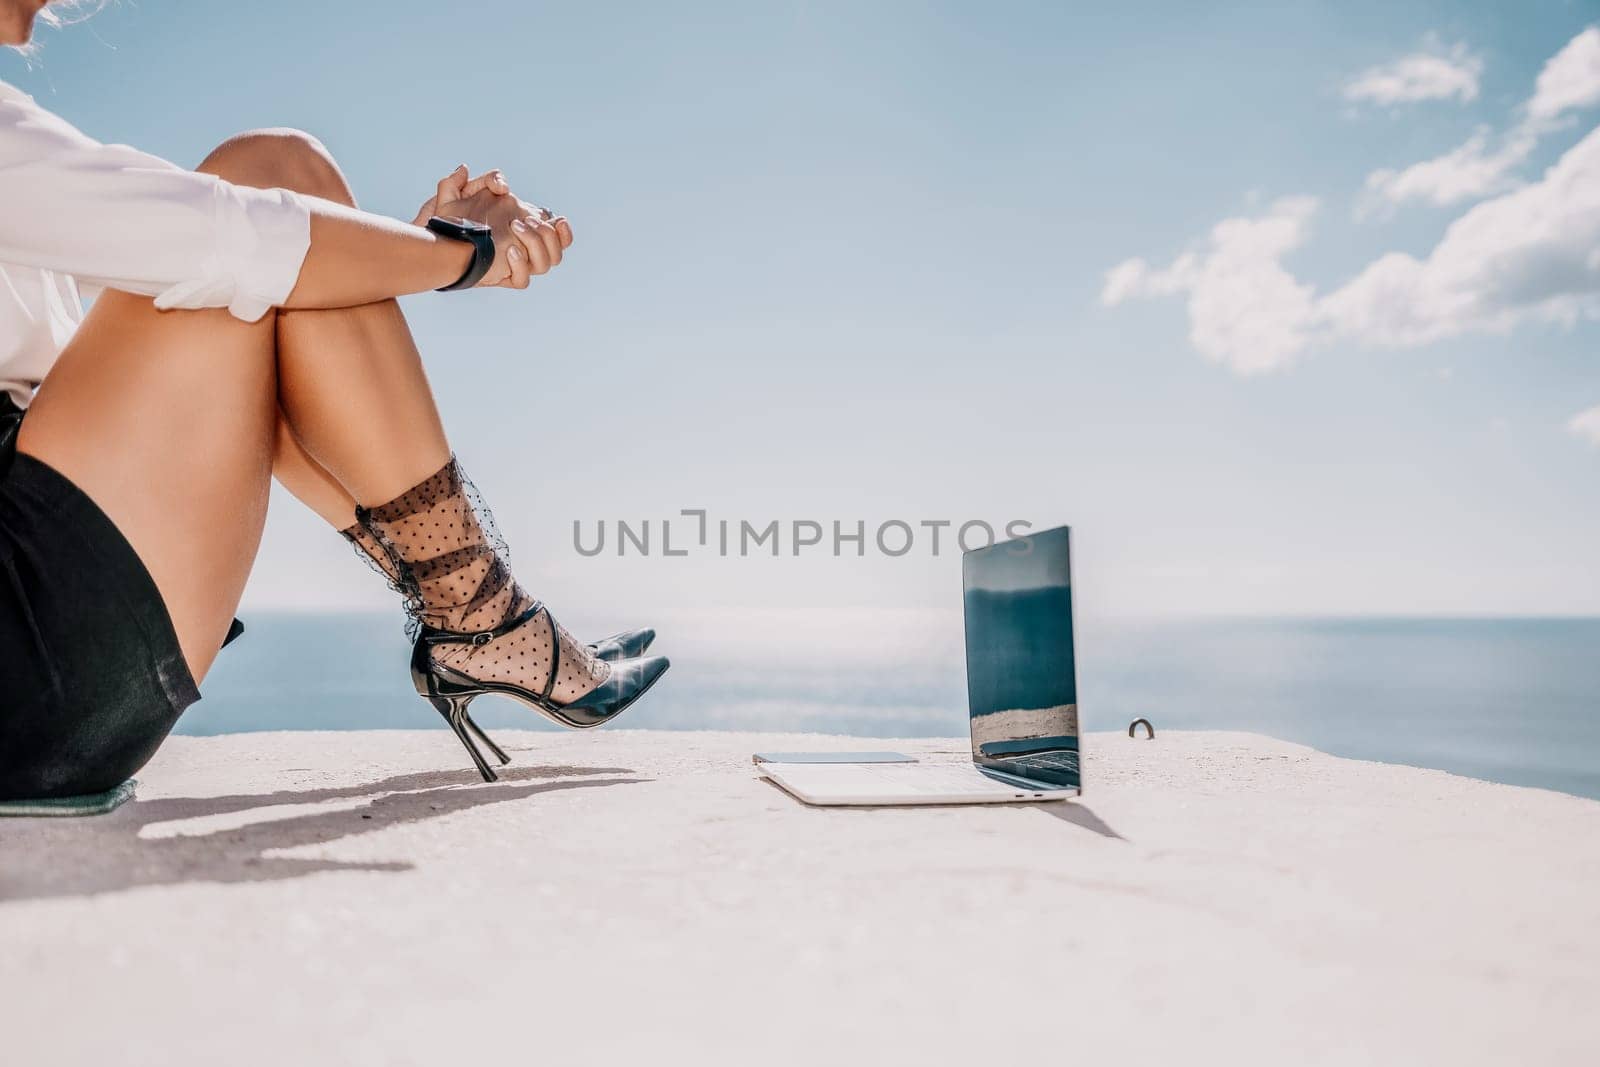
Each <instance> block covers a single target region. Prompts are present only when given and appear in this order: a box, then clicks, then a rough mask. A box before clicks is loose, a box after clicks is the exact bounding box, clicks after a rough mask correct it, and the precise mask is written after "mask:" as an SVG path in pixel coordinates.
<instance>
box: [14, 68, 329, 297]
mask: <svg viewBox="0 0 1600 1067" xmlns="http://www.w3.org/2000/svg"><path fill="white" fill-rule="evenodd" d="M310 247H311V213H310V211H309V210H308V209H307V207H306V204H305V202H304V201H303V200H302V199H301V198H300V197H298V196H296V195H295V194H294V193H292V192H290V191H288V190H285V189H253V188H249V187H247V186H242V185H234V184H232V183H231V182H226V181H223V180H222V179H220V178H218V177H216V176H214V175H210V174H197V173H195V172H194V171H189V170H184V169H183V168H182V167H179V166H177V165H175V164H172V163H168V162H167V161H166V160H164V159H160V158H158V157H156V156H152V155H149V154H147V153H144V152H140V151H137V150H135V149H133V148H129V147H128V146H127V145H107V144H101V143H99V142H98V141H95V140H93V139H92V138H90V137H88V136H86V135H84V134H83V133H81V132H80V131H78V130H77V129H75V128H74V127H73V126H71V125H69V124H68V123H66V122H64V121H62V120H61V119H60V118H58V117H57V116H55V115H52V114H51V113H50V112H48V111H45V110H44V109H43V108H41V107H39V106H38V105H37V104H35V103H34V102H33V101H32V100H31V99H30V98H29V97H27V96H24V95H23V94H21V93H20V92H17V91H16V90H15V89H12V88H11V87H10V86H0V262H6V263H16V264H21V265H25V266H34V267H43V268H45V269H47V270H54V271H58V272H60V273H63V274H70V275H72V276H73V277H75V278H77V279H78V280H79V281H80V282H82V283H84V284H86V285H89V286H103V287H105V288H109V289H121V290H124V291H127V292H132V293H141V294H143V295H145V296H153V297H155V303H156V306H157V307H158V308H210V307H225V308H227V309H228V310H229V311H230V312H231V313H232V314H234V315H235V316H237V317H238V318H241V319H244V320H246V321H248V322H254V321H255V320H256V319H259V318H260V317H261V316H262V315H263V314H265V313H266V312H267V310H268V309H269V308H272V307H275V306H278V305H280V304H282V303H283V302H284V300H286V299H287V298H288V296H289V292H290V290H292V289H293V288H294V285H295V281H296V280H297V279H298V278H299V276H300V266H301V264H302V263H303V262H304V261H305V256H306V251H307V249H309V248H310Z"/></svg>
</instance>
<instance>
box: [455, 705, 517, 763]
mask: <svg viewBox="0 0 1600 1067" xmlns="http://www.w3.org/2000/svg"><path fill="white" fill-rule="evenodd" d="M461 719H462V721H463V722H465V723H466V724H467V728H468V729H469V730H471V731H472V732H473V733H475V734H477V735H478V740H479V741H482V742H483V743H484V744H485V745H487V746H488V748H489V751H490V752H493V753H494V758H495V759H497V760H499V761H500V763H501V765H502V766H504V765H505V764H507V763H510V762H511V757H510V756H508V755H506V754H505V753H504V752H502V751H501V750H500V746H499V745H497V744H495V743H494V738H492V737H490V736H489V735H488V734H486V733H484V732H483V727H481V726H479V725H478V723H477V721H476V720H475V719H473V717H472V716H471V715H468V714H467V708H466V705H465V704H463V705H462V706H461Z"/></svg>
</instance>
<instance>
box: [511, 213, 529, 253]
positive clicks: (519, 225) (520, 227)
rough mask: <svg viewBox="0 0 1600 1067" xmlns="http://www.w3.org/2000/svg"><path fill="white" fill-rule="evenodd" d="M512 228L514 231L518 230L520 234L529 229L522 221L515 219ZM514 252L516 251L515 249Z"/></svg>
mask: <svg viewBox="0 0 1600 1067" xmlns="http://www.w3.org/2000/svg"><path fill="white" fill-rule="evenodd" d="M511 228H512V229H513V230H516V231H517V232H518V233H521V232H522V231H523V230H526V229H527V228H528V227H527V226H525V225H523V222H522V220H521V219H515V220H513V221H512V223H511ZM513 251H515V249H513Z"/></svg>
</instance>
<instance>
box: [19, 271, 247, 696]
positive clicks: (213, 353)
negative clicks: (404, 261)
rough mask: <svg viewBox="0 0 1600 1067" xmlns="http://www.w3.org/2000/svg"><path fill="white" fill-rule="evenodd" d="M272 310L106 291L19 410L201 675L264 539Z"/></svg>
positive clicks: (31, 441)
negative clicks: (241, 315) (252, 313)
mask: <svg viewBox="0 0 1600 1067" xmlns="http://www.w3.org/2000/svg"><path fill="white" fill-rule="evenodd" d="M274 319H275V313H272V312H269V313H268V314H267V315H266V316H265V317H264V318H263V319H262V320H261V321H260V322H257V323H244V322H240V321H239V320H238V319H235V318H233V317H232V316H231V315H229V314H228V313H227V312H226V311H224V310H220V309H218V310H208V311H170V312H163V311H157V310H156V309H155V306H154V304H153V303H152V302H151V300H149V299H148V298H145V297H138V296H132V295H130V294H127V293H120V292H113V291H107V292H106V293H105V294H104V295H102V296H101V297H100V299H99V300H97V301H96V302H95V305H94V307H93V308H92V309H91V310H90V312H89V314H88V316H87V317H86V319H85V320H84V322H83V324H82V325H81V326H80V327H79V329H78V331H77V334H76V335H75V336H74V337H73V339H72V341H71V343H70V344H69V345H68V346H67V348H66V350H65V351H63V352H62V354H61V357H60V359H59V360H58V361H57V363H56V365H55V366H54V367H53V368H51V370H50V373H49V375H48V376H47V377H46V379H45V381H44V384H43V385H42V386H41V387H40V390H39V394H38V396H37V397H36V398H35V399H34V401H33V404H32V406H31V407H30V408H29V411H28V415H27V418H25V419H24V420H23V423H22V430H21V432H20V434H19V436H18V439H17V448H18V450H19V451H21V452H25V453H27V454H28V455H31V456H33V457H35V458H36V459H39V460H41V461H43V462H44V463H47V464H49V465H50V466H51V467H53V468H55V469H56V470H57V471H59V472H61V473H62V474H64V475H65V476H66V477H67V478H69V479H70V480H71V481H72V482H73V483H74V484H76V485H77V487H78V488H79V489H81V490H82V491H83V492H84V493H85V494H87V495H88V496H89V498H90V499H91V500H93V501H94V502H95V503H96V504H97V505H98V506H99V507H100V509H101V510H102V511H104V512H105V513H106V514H107V515H108V516H110V518H111V520H112V521H113V522H114V523H116V525H117V528H118V529H119V530H121V532H122V534H123V536H124V537H126V538H127V539H128V542H129V543H130V544H131V545H132V546H133V548H134V551H136V552H137V553H138V554H139V558H140V559H141V560H142V561H143V562H144V564H145V567H146V568H147V569H148V570H149V572H150V575H151V577H152V578H153V579H154V580H155V583H156V587H157V588H158V589H159V590H160V591H161V596H162V599H163V600H164V601H165V602H166V606H167V611H168V613H169V614H170V615H171V618H172V624H173V628H174V629H175V630H176V631H177V635H178V643H179V645H180V647H181V648H182V649H183V653H184V658H185V659H186V660H187V662H188V666H189V670H190V672H191V673H192V674H193V675H194V677H195V680H196V681H198V680H199V679H201V678H203V677H204V676H205V674H206V672H207V671H208V670H209V669H210V667H211V661H212V659H213V658H214V657H215V656H216V654H217V650H218V649H219V648H220V647H221V644H222V640H223V638H224V636H225V635H226V634H227V630H228V625H229V621H230V620H231V618H232V616H233V611H234V609H235V608H236V607H237V606H238V603H239V596H240V594H241V593H242V592H243V590H244V584H245V579H246V578H247V577H248V576H249V573H250V567H251V564H252V563H253V562H254V560H255V555H256V549H257V547H258V546H259V544H260V541H261V529H262V524H263V523H264V521H265V518H266V511H267V495H268V489H269V485H270V481H271V475H272V451H273V435H274V430H275V426H276V422H277V416H278V401H277V377H276V376H277V370H276V351H275V345H276V342H275V340H274V336H275V326H276V324H275V322H274Z"/></svg>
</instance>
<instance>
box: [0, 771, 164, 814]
mask: <svg viewBox="0 0 1600 1067" xmlns="http://www.w3.org/2000/svg"><path fill="white" fill-rule="evenodd" d="M137 784H138V783H137V782H135V781H134V779H132V778H129V779H128V780H127V781H126V782H123V783H122V784H121V785H118V786H113V787H112V788H110V789H107V790H106V791H105V792H104V793H85V794H84V795H83V796H81V797H46V798H44V799H43V800H0V818H5V817H6V816H13V817H23V816H45V817H50V816H56V817H60V816H71V815H104V814H105V813H106V812H108V811H115V810H116V809H117V808H119V807H121V806H122V803H123V801H127V800H132V799H133V787H134V786H135V785H137Z"/></svg>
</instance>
